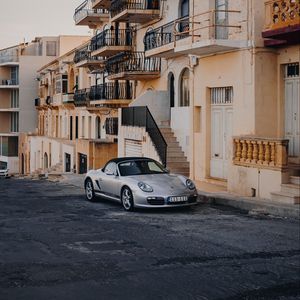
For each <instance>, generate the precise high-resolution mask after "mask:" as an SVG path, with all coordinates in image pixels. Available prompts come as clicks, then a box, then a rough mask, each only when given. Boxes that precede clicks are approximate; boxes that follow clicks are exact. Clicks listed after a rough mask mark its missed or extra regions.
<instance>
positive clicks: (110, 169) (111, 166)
mask: <svg viewBox="0 0 300 300" xmlns="http://www.w3.org/2000/svg"><path fill="white" fill-rule="evenodd" d="M104 173H105V174H114V175H117V164H116V163H115V162H110V163H108V164H107V165H106V166H105V168H104Z"/></svg>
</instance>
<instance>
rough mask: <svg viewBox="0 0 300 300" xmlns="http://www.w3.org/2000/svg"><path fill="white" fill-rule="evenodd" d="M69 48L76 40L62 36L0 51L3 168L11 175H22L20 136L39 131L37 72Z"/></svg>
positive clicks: (0, 115) (0, 137)
mask: <svg viewBox="0 0 300 300" xmlns="http://www.w3.org/2000/svg"><path fill="white" fill-rule="evenodd" d="M81 39H82V38H81ZM70 47H74V40H73V37H71V36H60V37H41V38H36V39H35V40H33V41H32V42H30V43H24V44H20V45H17V46H13V47H10V48H6V49H1V50H0V164H1V168H8V169H9V172H10V173H18V171H19V161H18V147H19V141H18V139H19V134H20V133H21V132H34V131H35V128H36V122H37V114H36V111H35V107H34V101H33V99H34V98H36V94H37V91H38V82H37V80H36V79H37V76H36V70H37V69H38V68H40V67H41V66H43V65H45V64H46V63H47V62H49V61H50V60H52V59H53V57H56V56H58V55H59V53H61V52H63V51H67V50H68V49H70Z"/></svg>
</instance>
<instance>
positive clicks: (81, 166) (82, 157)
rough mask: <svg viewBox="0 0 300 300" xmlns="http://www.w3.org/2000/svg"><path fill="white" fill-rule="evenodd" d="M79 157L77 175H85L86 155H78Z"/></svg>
mask: <svg viewBox="0 0 300 300" xmlns="http://www.w3.org/2000/svg"><path fill="white" fill-rule="evenodd" d="M78 155H79V174H85V173H87V155H85V154H82V153H78Z"/></svg>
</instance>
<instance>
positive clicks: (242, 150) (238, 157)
mask: <svg viewBox="0 0 300 300" xmlns="http://www.w3.org/2000/svg"><path fill="white" fill-rule="evenodd" d="M233 143H234V155H233V163H234V164H235V165H239V166H245V167H252V168H259V169H271V170H282V169H286V168H287V167H288V140H285V139H271V138H259V137H251V136H245V137H235V138H234V139H233Z"/></svg>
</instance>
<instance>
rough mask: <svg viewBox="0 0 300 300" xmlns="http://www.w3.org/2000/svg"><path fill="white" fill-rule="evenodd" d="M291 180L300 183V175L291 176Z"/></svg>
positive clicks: (293, 182)
mask: <svg viewBox="0 0 300 300" xmlns="http://www.w3.org/2000/svg"><path fill="white" fill-rule="evenodd" d="M290 182H291V183H292V184H300V176H290Z"/></svg>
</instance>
